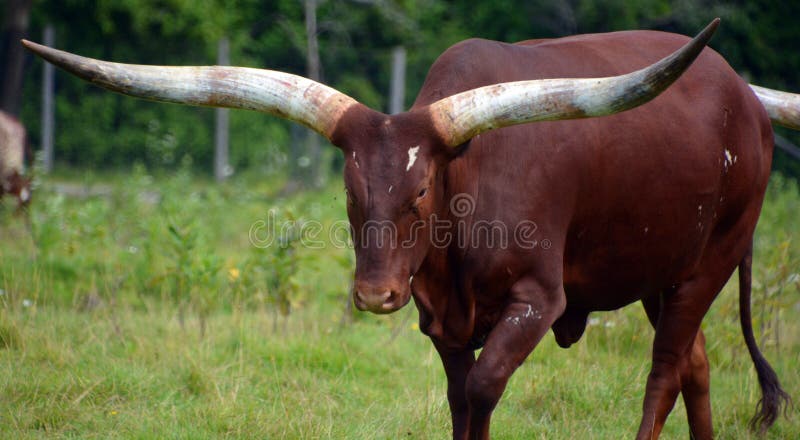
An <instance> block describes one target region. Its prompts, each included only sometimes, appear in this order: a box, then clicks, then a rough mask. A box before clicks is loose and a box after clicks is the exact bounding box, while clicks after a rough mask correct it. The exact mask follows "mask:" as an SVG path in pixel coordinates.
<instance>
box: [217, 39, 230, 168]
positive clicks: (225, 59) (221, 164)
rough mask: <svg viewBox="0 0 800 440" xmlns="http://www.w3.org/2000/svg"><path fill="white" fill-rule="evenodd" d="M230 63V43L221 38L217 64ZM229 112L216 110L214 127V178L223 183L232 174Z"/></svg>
mask: <svg viewBox="0 0 800 440" xmlns="http://www.w3.org/2000/svg"><path fill="white" fill-rule="evenodd" d="M230 63H231V56H230V43H229V41H228V39H227V38H225V37H223V38H221V39H220V40H219V43H218V45H217V64H218V65H220V66H227V65H229V64H230ZM228 114H229V111H228V109H226V108H218V109H216V127H215V133H214V177H215V178H216V179H217V182H222V181H224V180H225V179H226V178H227V177H228V176H229V175H231V174H232V170H231V167H230V165H229V164H228V145H229V142H228V141H229V139H230V137H229V133H228V130H229V117H228Z"/></svg>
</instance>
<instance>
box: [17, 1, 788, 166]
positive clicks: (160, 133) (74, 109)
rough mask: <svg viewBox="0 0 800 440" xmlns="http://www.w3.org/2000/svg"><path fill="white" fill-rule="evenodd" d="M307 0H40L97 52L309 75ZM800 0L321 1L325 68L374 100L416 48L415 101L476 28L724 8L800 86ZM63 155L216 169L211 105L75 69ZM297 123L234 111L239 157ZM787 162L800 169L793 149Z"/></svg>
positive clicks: (34, 71)
mask: <svg viewBox="0 0 800 440" xmlns="http://www.w3.org/2000/svg"><path fill="white" fill-rule="evenodd" d="M302 3H303V2H302V1H298V0H272V1H260V0H237V1H234V2H223V1H220V0H202V1H190V0H168V1H164V0H123V1H112V0H102V1H94V2H90V1H86V0H70V1H66V2H65V1H52V0H42V1H40V2H38V3H37V6H36V7H34V8H33V12H32V19H31V20H32V21H31V29H30V35H31V38H32V39H34V40H37V39H38V38H39V35H41V32H42V28H43V27H44V24H45V23H53V24H54V25H55V28H56V36H57V42H56V45H57V46H58V47H59V48H64V49H66V50H70V51H73V52H76V53H80V54H83V55H87V56H92V57H99V58H105V59H110V60H114V61H121V62H132V63H142V64H173V65H181V64H183V65H197V64H214V63H215V60H216V50H217V40H218V39H219V38H220V37H223V36H225V37H227V38H229V40H230V41H231V60H232V63H233V64H235V65H241V66H248V67H263V68H270V69H274V70H282V71H286V72H291V73H296V74H300V75H303V74H305V72H306V65H305V63H306V61H305V60H306V57H305V56H306V53H305V52H306V36H305V27H304V15H303V14H304V13H303V4H302ZM798 15H800V3H798V2H787V1H778V0H759V1H756V2H733V3H731V2H716V1H711V0H700V1H679V2H673V1H667V0H602V1H599V0H569V1H562V0H535V1H518V0H498V1H492V2H474V1H464V0H455V1H443V0H402V1H376V2H362V1H321V2H320V3H319V7H318V11H317V16H318V22H319V35H318V37H319V46H320V56H321V60H322V67H323V69H322V73H323V81H324V82H326V83H328V84H330V85H332V86H334V87H337V88H339V89H341V90H342V91H344V92H346V93H349V94H351V95H352V96H354V97H355V98H357V99H359V100H361V101H362V102H364V103H365V104H367V105H369V106H371V107H373V108H376V109H384V108H385V106H386V102H387V99H386V94H387V93H388V90H389V71H390V52H391V50H392V48H393V47H394V46H396V45H400V44H402V45H404V46H405V47H406V48H407V50H408V68H407V71H408V84H407V87H406V93H407V95H406V105H407V106H409V105H410V104H411V103H412V102H413V100H414V97H415V96H416V93H417V91H418V90H419V88H420V87H421V85H422V82H423V80H424V78H425V75H426V73H427V70H428V68H429V66H430V65H431V63H432V62H433V61H434V60H435V59H436V57H437V56H438V55H439V54H440V53H442V51H444V50H445V49H446V48H447V47H448V46H450V45H452V44H454V43H456V42H458V41H460V40H463V39H465V38H469V37H482V38H490V39H496V40H501V41H512V42H513V41H520V40H526V39H532V38H550V37H558V36H564V35H571V34H574V33H591V32H605V31H615V30H624V29H637V28H645V29H656V30H664V31H670V32H679V33H684V34H689V35H691V34H694V33H696V32H697V31H698V30H699V29H700V28H701V27H702V26H703V25H705V24H706V23H708V21H709V20H711V19H712V18H714V17H717V16H719V17H721V18H722V20H723V22H722V26H721V28H720V30H719V31H718V33H717V35H716V36H715V37H714V39H713V41H712V42H711V46H712V47H714V48H715V49H717V50H718V51H719V52H720V53H721V54H722V55H723V56H725V58H726V59H727V60H728V61H729V62H730V64H731V65H732V66H733V67H734V69H736V70H737V71H738V72H741V73H742V74H743V75H744V76H745V77H746V78H747V79H748V80H750V81H753V82H756V83H758V84H761V85H764V86H767V87H773V88H779V89H784V90H791V91H795V92H797V91H800V78H799V77H798V76H797V74H796V73H797V72H798V71H800V53H798V52H797V51H794V50H792V49H794V45H795V42H796V41H798V40H800V26H794V25H792V24H791V20H788V19H787V17H795V16H798ZM41 66H42V63H41V62H39V61H38V60H37V61H36V62H32V63H30V64H29V68H28V72H27V74H26V76H25V78H26V82H25V91H24V93H25V96H26V97H27V99H25V102H24V108H23V121H24V122H25V123H26V125H27V126H28V128H29V130H30V133H31V139H32V141H33V145H34V146H37V145H38V144H39V141H40V140H39V132H40V129H39V114H40V109H39V106H40V100H39V99H38V96H39V87H40V81H39V78H40V75H41V70H42V69H41ZM57 92H58V94H57V108H56V121H57V130H56V145H57V149H56V158H57V160H58V162H59V163H61V164H67V165H77V166H81V167H94V168H97V167H100V166H112V167H116V168H126V167H127V165H128V164H130V163H132V162H134V161H142V162H143V163H145V164H146V165H147V166H148V167H149V168H156V167H166V168H172V167H175V166H176V165H177V161H178V160H179V159H180V158H181V157H183V156H185V155H189V156H191V157H192V158H193V159H194V164H195V165H194V166H195V168H196V169H200V170H203V171H209V170H210V169H211V162H212V150H213V132H212V131H213V121H212V119H213V116H212V115H213V112H212V111H210V110H208V109H197V108H194V109H192V108H185V107H180V106H174V105H164V104H153V103H148V102H144V101H140V100H134V99H130V98H125V97H121V96H117V95H113V94H110V93H108V92H106V91H101V90H99V89H97V88H96V87H94V86H91V85H89V84H86V83H84V82H81V81H80V80H77V79H74V78H72V77H70V76H67V75H64V74H59V75H58V77H57ZM288 126H289V123H287V122H285V121H280V120H278V119H276V118H272V117H269V116H265V115H260V114H250V113H247V112H242V111H239V112H233V113H232V115H231V128H232V129H231V156H232V165H233V166H234V167H235V169H237V170H243V169H247V168H251V167H256V168H258V169H259V170H261V171H270V170H273V169H276V168H280V167H282V166H283V165H284V164H285V162H283V161H285V158H286V155H287V151H288V149H289V148H291V146H290V144H289V133H288ZM786 136H787V137H789V138H790V140H792V141H793V142H795V143H800V135H797V134H796V133H787V134H786ZM776 167H778V168H779V169H781V170H782V171H783V172H786V173H790V174H791V175H795V176H796V175H797V172H798V169H797V167H798V165H792V162H791V159H789V158H788V157H786V156H783V155H780V154H779V155H777V156H776Z"/></svg>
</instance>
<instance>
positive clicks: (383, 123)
mask: <svg viewBox="0 0 800 440" xmlns="http://www.w3.org/2000/svg"><path fill="white" fill-rule="evenodd" d="M718 23H719V20H715V21H713V22H712V23H711V24H710V25H709V26H708V27H706V29H704V30H703V32H701V33H700V34H699V35H698V36H697V37H695V39H694V40H692V41H691V42H690V43H689V44H687V45H685V46H684V47H683V48H681V49H680V50H678V51H676V52H675V53H673V54H672V55H670V56H669V57H666V58H664V59H662V60H661V61H659V62H658V63H656V64H653V65H651V66H649V67H646V68H644V69H641V70H638V71H636V72H631V73H629V74H626V75H620V76H615V77H607V78H592V79H573V78H566V79H548V80H539V81H518V82H510V83H500V84H494V85H491V86H486V87H480V88H477V89H472V90H468V91H465V92H462V93H459V94H456V95H452V96H448V97H444V98H442V99H440V100H439V101H436V102H434V103H431V104H430V105H428V106H424V107H418V108H416V109H415V110H413V111H411V112H409V113H405V114H401V115H396V116H386V115H383V114H381V113H379V112H375V111H372V110H369V109H367V108H366V107H364V106H363V105H361V104H359V103H358V102H357V101H356V100H355V99H353V98H351V97H349V96H347V95H345V94H343V93H341V92H339V91H337V90H335V89H332V88H330V87H328V86H325V85H324V84H320V83H318V82H316V81H312V80H309V79H307V78H302V77H299V76H296V75H290V74H287V73H283V72H275V71H271V70H257V69H246V68H239V67H227V66H209V67H162V66H135V65H129V64H116V63H109V62H105V61H100V60H93V59H90V58H84V57H80V56H76V55H73V54H70V53H66V52H61V51H58V50H55V49H51V48H48V47H45V46H41V45H38V44H35V43H31V42H28V41H23V44H25V46H27V47H28V48H29V49H30V50H32V51H34V52H35V53H37V54H38V55H40V56H42V57H43V58H45V59H46V60H48V61H50V62H52V63H54V64H56V65H58V66H60V67H62V68H64V69H65V70H67V71H69V72H71V73H73V74H75V75H77V76H79V77H81V78H83V79H86V80H89V81H91V82H93V83H94V84H97V85H100V86H102V87H105V88H108V89H110V90H114V91H117V92H120V93H124V94H128V95H132V96H138V97H142V98H146V99H151V100H156V101H167V102H176V103H182V104H191V105H205V106H215V107H229V108H246V109H250V110H257V111H261V112H265V113H270V114H273V115H276V116H280V117H284V118H288V119H291V120H294V121H297V122H300V123H302V124H304V125H306V126H308V127H310V128H312V129H314V130H315V131H317V132H318V133H320V134H321V135H323V136H325V137H326V138H327V139H329V140H330V141H331V142H332V143H333V144H335V145H337V146H339V147H340V148H341V149H342V150H343V151H344V154H345V157H346V159H347V161H346V165H345V185H346V188H347V192H348V208H347V212H348V215H349V217H350V224H351V226H352V228H353V241H354V242H355V249H356V284H355V303H356V305H357V306H358V307H359V308H360V309H363V310H370V311H372V312H376V313H388V312H392V311H394V310H397V309H399V308H400V307H402V306H403V305H404V304H406V303H407V302H408V300H409V297H410V288H409V278H410V277H411V276H412V275H413V274H414V272H415V271H416V270H417V269H418V268H419V267H420V265H421V264H422V261H423V259H424V258H425V255H426V254H427V252H428V249H429V248H430V235H429V234H428V230H429V228H430V227H431V225H430V222H431V220H432V219H431V216H433V215H434V214H436V211H437V206H445V205H446V204H445V203H443V201H442V200H441V198H442V197H443V196H442V194H443V193H442V185H441V183H442V172H443V170H444V167H445V166H446V163H447V161H448V160H449V158H450V157H452V155H453V154H455V150H456V149H457V148H458V147H459V146H460V145H462V144H463V143H465V142H466V141H468V140H469V139H471V138H472V137H473V136H475V135H477V134H479V133H482V132H485V131H487V130H493V129H496V128H501V127H507V126H511V125H515V124H522V123H526V122H534V121H542V120H558V119H573V118H586V117H593V116H602V115H610V114H613V113H617V112H620V111H624V110H627V109H630V108H633V107H636V106H638V105H641V104H644V103H645V102H647V101H649V100H651V99H653V98H655V97H656V96H658V94H659V93H661V92H662V91H664V90H665V89H666V88H667V87H668V86H669V85H670V84H672V82H674V81H675V80H676V79H677V78H678V77H680V75H681V74H682V73H683V72H684V71H685V70H686V68H687V67H688V66H689V65H690V64H691V63H692V61H693V60H694V59H695V57H697V55H698V54H699V53H700V51H701V50H703V48H704V47H705V44H706V42H708V39H709V38H711V35H712V34H713V33H714V30H715V29H716V27H717V25H718ZM433 87H434V88H436V86H433Z"/></svg>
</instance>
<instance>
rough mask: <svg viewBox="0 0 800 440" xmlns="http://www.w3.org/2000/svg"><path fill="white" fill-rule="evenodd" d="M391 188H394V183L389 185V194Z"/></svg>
mask: <svg viewBox="0 0 800 440" xmlns="http://www.w3.org/2000/svg"><path fill="white" fill-rule="evenodd" d="M392 188H394V185H389V194H391V193H392Z"/></svg>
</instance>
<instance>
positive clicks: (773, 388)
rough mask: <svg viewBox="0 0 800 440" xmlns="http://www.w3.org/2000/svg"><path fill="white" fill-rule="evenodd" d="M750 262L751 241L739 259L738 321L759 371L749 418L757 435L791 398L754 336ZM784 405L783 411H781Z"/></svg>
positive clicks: (786, 405) (767, 426) (775, 417)
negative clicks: (755, 399) (758, 393)
mask: <svg viewBox="0 0 800 440" xmlns="http://www.w3.org/2000/svg"><path fill="white" fill-rule="evenodd" d="M752 264H753V244H752V243H751V244H750V248H749V249H748V250H747V253H746V254H745V256H744V258H743V259H742V262H741V263H739V322H740V323H741V325H742V334H743V335H744V342H745V344H747V350H748V351H749V352H750V358H751V359H752V360H753V365H754V366H755V368H756V374H758V384H759V385H760V386H761V400H759V401H758V405H756V414H755V415H754V416H753V418H752V419H751V420H750V428H751V429H752V430H753V431H757V432H758V433H759V434H764V433H765V432H766V431H767V429H769V427H770V426H772V424H773V423H775V420H777V419H778V416H779V415H780V414H781V412H783V413H784V415H787V412H788V409H789V407H790V406H791V405H792V399H791V397H789V394H787V393H786V391H784V390H783V389H782V388H781V384H780V381H779V380H778V375H777V374H775V370H773V369H772V367H771V366H770V365H769V362H767V360H766V359H765V358H764V355H762V354H761V351H760V350H759V349H758V345H757V344H756V339H755V337H754V336H753V321H752V319H751V317H750V291H751V285H752V274H751V268H752ZM781 408H783V410H781Z"/></svg>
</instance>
